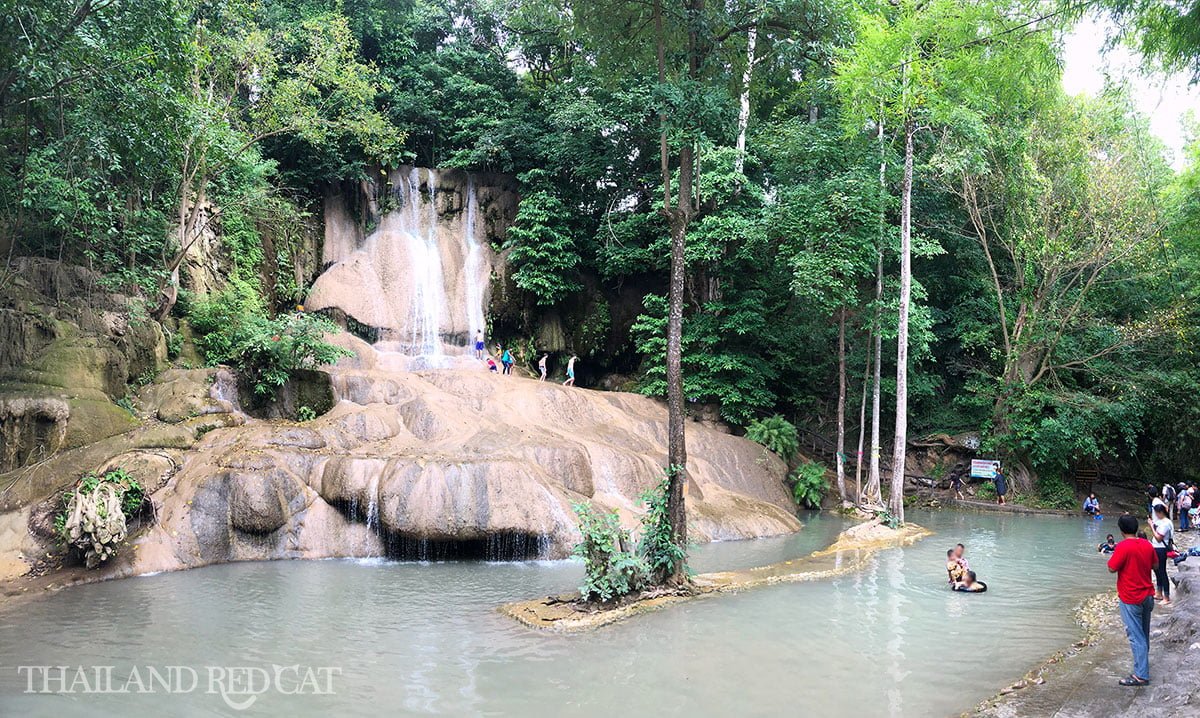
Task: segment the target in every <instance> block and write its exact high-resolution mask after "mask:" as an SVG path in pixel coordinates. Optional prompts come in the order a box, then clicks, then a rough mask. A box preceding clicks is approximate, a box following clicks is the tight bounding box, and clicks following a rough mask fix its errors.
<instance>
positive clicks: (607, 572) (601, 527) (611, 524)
mask: <svg viewBox="0 0 1200 718" xmlns="http://www.w3.org/2000/svg"><path fill="white" fill-rule="evenodd" d="M572 508H573V509H574V510H575V515H576V516H578V517H579V532H580V533H581V534H582V535H583V540H582V541H580V542H579V543H578V544H577V545H576V546H575V548H574V550H573V551H572V552H571V554H572V555H573V556H578V557H579V558H582V559H583V567H584V575H583V583H582V584H581V585H580V586H579V593H580V594H581V595H582V596H583V600H585V601H600V602H602V603H607V602H609V601H611V600H613V599H615V598H620V597H621V596H626V595H628V594H630V593H633V592H634V591H638V590H640V589H641V588H642V587H643V586H644V585H645V583H646V578H647V576H648V575H649V567H648V566H647V565H646V562H645V561H643V560H642V559H640V558H638V557H637V556H634V555H633V554H632V553H630V552H629V551H628V550H627V549H626V547H627V546H628V545H629V544H630V538H629V532H628V531H626V530H625V529H623V528H621V524H620V521H619V519H618V516H617V512H615V511H613V512H610V513H600V512H598V511H596V510H595V508H593V507H592V505H591V504H583V503H580V504H574V505H572Z"/></svg>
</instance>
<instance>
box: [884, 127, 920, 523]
mask: <svg viewBox="0 0 1200 718" xmlns="http://www.w3.org/2000/svg"><path fill="white" fill-rule="evenodd" d="M915 131H916V128H915V126H914V124H913V120H912V118H911V117H907V118H905V121H904V182H903V186H902V188H901V197H900V304H899V308H900V312H899V319H898V320H897V322H896V433H895V438H894V441H895V443H894V444H893V445H892V487H891V494H890V496H889V497H888V500H889V506H890V508H891V511H892V513H893V514H894V515H895V516H896V517H897V518H898V519H900V520H901V521H903V520H904V463H905V458H906V456H907V449H908V310H909V300H910V298H911V295H912V184H913V134H914V132H915Z"/></svg>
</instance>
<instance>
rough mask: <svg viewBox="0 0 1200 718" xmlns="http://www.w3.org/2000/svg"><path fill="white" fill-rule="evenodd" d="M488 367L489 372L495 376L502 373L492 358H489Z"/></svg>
mask: <svg viewBox="0 0 1200 718" xmlns="http://www.w3.org/2000/svg"><path fill="white" fill-rule="evenodd" d="M487 365H488V371H490V372H492V373H493V374H498V373H500V368H499V367H497V366H496V360H495V359H493V358H491V357H490V356H489V357H488V358H487Z"/></svg>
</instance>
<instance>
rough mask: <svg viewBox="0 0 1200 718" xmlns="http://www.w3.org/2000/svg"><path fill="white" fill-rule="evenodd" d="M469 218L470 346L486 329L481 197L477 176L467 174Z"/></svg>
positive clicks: (466, 225)
mask: <svg viewBox="0 0 1200 718" xmlns="http://www.w3.org/2000/svg"><path fill="white" fill-rule="evenodd" d="M466 205H467V207H466V211H467V219H466V222H465V223H464V227H463V234H464V235H466V237H465V238H466V245H467V259H466V262H465V263H464V272H463V274H464V277H463V284H464V291H463V295H464V296H465V298H466V304H467V306H466V310H467V342H468V346H469V345H470V344H471V343H472V342H474V341H475V335H476V333H477V332H482V331H483V330H484V329H485V326H484V321H485V320H484V317H483V282H484V281H485V278H484V277H482V276H480V275H481V274H482V272H481V269H482V266H483V248H482V247H481V246H480V244H479V236H478V234H477V233H476V232H477V228H476V222H477V218H478V214H479V198H478V197H477V196H476V194H475V178H474V177H472V176H470V175H467V200H466Z"/></svg>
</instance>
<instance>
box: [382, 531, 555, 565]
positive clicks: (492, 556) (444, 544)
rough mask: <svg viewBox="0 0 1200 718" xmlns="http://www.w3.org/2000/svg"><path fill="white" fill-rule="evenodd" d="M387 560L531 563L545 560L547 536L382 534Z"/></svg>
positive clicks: (524, 533)
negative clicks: (531, 561)
mask: <svg viewBox="0 0 1200 718" xmlns="http://www.w3.org/2000/svg"><path fill="white" fill-rule="evenodd" d="M382 537H383V541H384V549H385V551H386V552H387V556H388V558H392V559H397V560H401V561H529V560H533V559H540V558H546V557H548V555H549V551H550V540H549V537H548V536H545V535H541V534H533V533H526V532H523V531H501V532H496V533H489V534H486V535H484V536H481V537H479V538H449V537H440V538H427V537H422V536H414V535H412V534H406V533H401V532H383V533H382Z"/></svg>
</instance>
